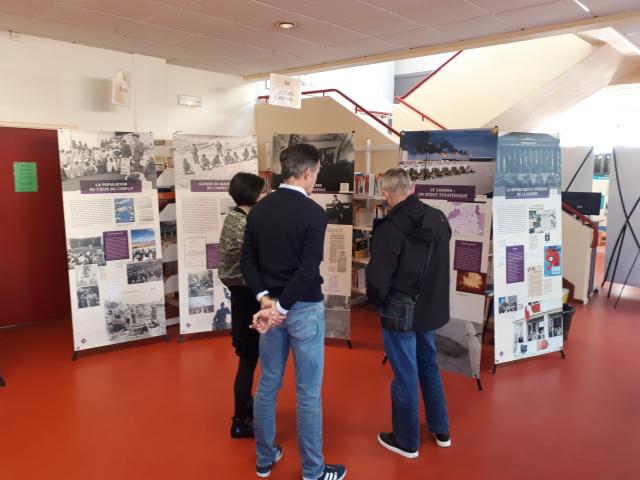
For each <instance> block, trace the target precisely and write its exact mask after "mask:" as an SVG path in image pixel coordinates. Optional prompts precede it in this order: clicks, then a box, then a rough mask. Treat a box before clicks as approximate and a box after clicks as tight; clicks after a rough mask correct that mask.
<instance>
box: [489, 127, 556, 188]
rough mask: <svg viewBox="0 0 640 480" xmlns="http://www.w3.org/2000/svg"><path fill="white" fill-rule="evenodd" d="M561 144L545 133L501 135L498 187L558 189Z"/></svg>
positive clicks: (497, 175)
mask: <svg viewBox="0 0 640 480" xmlns="http://www.w3.org/2000/svg"><path fill="white" fill-rule="evenodd" d="M559 144H560V140H558V139H557V138H556V137H554V136H552V135H547V134H544V133H515V132H514V133H508V134H506V135H503V136H501V137H500V155H499V156H498V160H497V162H496V180H495V182H496V183H495V186H496V187H514V188H531V187H548V188H557V189H559V188H560V183H561V182H560V148H559ZM498 193H500V192H498ZM498 193H497V194H498Z"/></svg>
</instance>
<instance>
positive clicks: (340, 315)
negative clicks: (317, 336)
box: [324, 294, 351, 340]
mask: <svg viewBox="0 0 640 480" xmlns="http://www.w3.org/2000/svg"><path fill="white" fill-rule="evenodd" d="M324 320H325V336H326V337H327V338H338V339H344V340H348V339H350V338H351V297H350V296H347V295H334V294H325V295H324Z"/></svg>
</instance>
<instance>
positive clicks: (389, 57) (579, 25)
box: [243, 10, 640, 81]
mask: <svg viewBox="0 0 640 480" xmlns="http://www.w3.org/2000/svg"><path fill="white" fill-rule="evenodd" d="M639 19H640V10H636V11H631V12H624V13H617V14H615V15H606V16H603V17H592V18H587V19H584V20H575V21H571V22H564V23H557V24H553V25H545V26H542V27H535V28H527V29H522V30H518V31H516V32H506V33H500V34H497V35H488V36H486V37H480V38H474V39H469V40H460V41H456V42H448V43H439V44H436V45H429V46H426V47H417V48H410V49H404V50H398V51H395V52H388V53H381V54H377V55H367V56H364V57H356V58H351V59H346V60H338V61H335V62H327V63H318V64H315V65H309V66H306V67H294V68H287V69H284V70H279V71H276V72H273V73H278V74H280V75H301V74H308V73H316V72H323V71H327V70H334V69H337V68H347V67H356V66H359V65H370V64H372V63H381V62H391V61H396V60H404V59H407V58H416V57H426V56H428V55H436V54H438V53H447V52H453V51H457V50H470V49H472V48H481V47H491V46H494V45H500V44H503V43H512V42H520V41H523V40H532V39H535V38H540V37H547V36H552V35H562V34H567V33H579V32H584V31H587V30H592V29H594V28H603V27H608V26H611V25H612V24H614V23H618V22H624V21H626V20H639ZM303 55H304V54H303ZM270 73H272V72H264V73H256V74H252V75H245V76H244V77H243V78H244V79H245V80H247V81H259V80H264V79H266V78H269V74H270Z"/></svg>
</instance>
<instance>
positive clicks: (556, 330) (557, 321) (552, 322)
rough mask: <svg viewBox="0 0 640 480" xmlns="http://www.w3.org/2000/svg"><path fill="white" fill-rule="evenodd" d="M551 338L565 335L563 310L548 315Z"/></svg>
mask: <svg viewBox="0 0 640 480" xmlns="http://www.w3.org/2000/svg"><path fill="white" fill-rule="evenodd" d="M547 321H548V331H549V338H554V337H561V336H562V335H563V327H562V312H556V313H550V314H549V315H548V317H547Z"/></svg>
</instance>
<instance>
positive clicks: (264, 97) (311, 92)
mask: <svg viewBox="0 0 640 480" xmlns="http://www.w3.org/2000/svg"><path fill="white" fill-rule="evenodd" d="M327 93H336V94H338V95H340V96H341V97H342V98H344V99H345V100H347V101H348V102H349V103H351V104H352V105H353V106H354V107H355V108H356V112H358V111H360V112H362V113H364V114H366V115H367V116H368V117H370V118H372V119H373V120H374V121H375V122H377V123H379V124H380V125H382V126H383V127H384V128H385V129H386V130H387V131H389V132H390V133H393V134H394V135H396V136H398V137H400V132H398V131H397V130H396V129H395V128H393V127H390V126H389V125H387V124H386V123H384V122H383V121H382V120H380V119H379V118H378V117H376V116H375V114H374V113H372V112H370V111H369V110H367V109H366V108H364V107H363V106H362V105H360V104H359V103H358V102H356V101H355V100H353V99H352V98H350V97H348V96H346V95H345V94H344V93H342V92H341V91H340V90H338V89H336V88H325V89H323V90H309V91H306V92H302V95H319V94H322V96H323V97H324V96H325V94H327ZM258 100H265V101H266V102H267V103H268V102H269V95H260V96H259V97H258Z"/></svg>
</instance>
